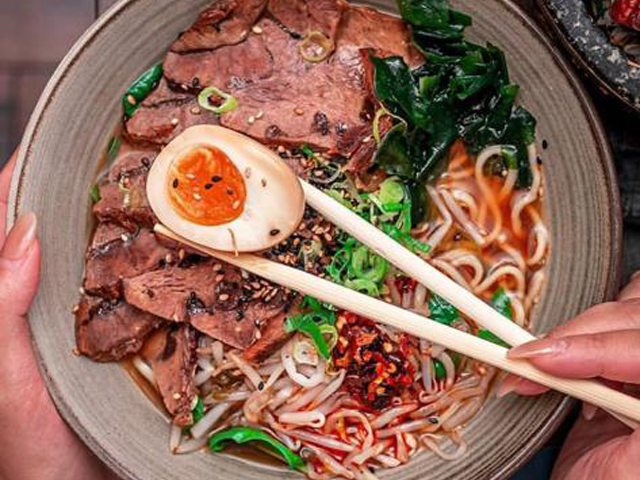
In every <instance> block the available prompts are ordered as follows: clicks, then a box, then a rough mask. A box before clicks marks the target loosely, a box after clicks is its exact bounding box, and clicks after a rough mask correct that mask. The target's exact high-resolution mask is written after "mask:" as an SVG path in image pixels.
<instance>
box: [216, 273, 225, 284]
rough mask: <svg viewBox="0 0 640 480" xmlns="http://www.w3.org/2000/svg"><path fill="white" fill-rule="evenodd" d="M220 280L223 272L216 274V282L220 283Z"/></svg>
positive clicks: (222, 278)
mask: <svg viewBox="0 0 640 480" xmlns="http://www.w3.org/2000/svg"><path fill="white" fill-rule="evenodd" d="M222 280H224V274H222V273H221V274H220V275H216V283H220V282H221V281H222Z"/></svg>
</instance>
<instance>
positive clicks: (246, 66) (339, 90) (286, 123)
mask: <svg viewBox="0 0 640 480" xmlns="http://www.w3.org/2000/svg"><path fill="white" fill-rule="evenodd" d="M268 10H269V15H270V17H269V18H267V17H265V18H262V19H261V20H260V21H259V22H258V23H257V27H258V28H257V29H256V32H259V33H255V32H252V33H250V34H249V36H248V38H247V39H246V40H245V41H244V42H242V43H240V44H237V45H229V46H225V47H222V48H219V49H217V50H209V51H202V52H198V53H192V54H188V55H177V54H175V53H170V54H169V55H168V56H167V59H166V61H165V69H164V71H165V75H166V76H167V78H168V79H169V81H170V82H171V83H173V84H181V85H193V84H194V80H196V79H197V80H198V82H196V83H198V84H199V85H200V86H201V87H204V86H209V85H215V86H217V87H219V88H222V89H223V90H225V91H227V92H229V93H231V94H232V95H234V96H235V97H236V98H237V99H238V102H239V107H238V108H237V109H236V110H234V111H232V112H228V113H226V114H224V115H222V116H221V117H220V123H221V124H222V125H223V126H225V127H228V128H231V129H234V130H236V131H239V132H243V133H246V134H248V135H250V136H252V137H254V138H255V139H257V140H258V141H260V142H262V143H265V144H270V145H282V144H285V145H290V146H300V145H301V144H304V143H306V144H309V145H310V146H311V147H313V148H315V149H318V150H324V151H329V152H330V153H336V154H340V155H343V156H350V155H352V154H354V153H355V151H356V149H357V147H358V146H359V145H360V143H361V142H362V141H363V140H365V139H367V138H368V137H370V136H371V122H372V115H373V113H374V111H373V109H372V107H373V105H372V99H371V88H370V86H369V85H367V82H368V81H369V80H368V79H367V78H366V76H367V75H368V74H369V72H368V70H369V69H370V67H369V66H368V65H366V59H365V58H364V57H363V53H362V49H363V48H373V49H375V51H376V52H385V55H387V56H388V55H402V56H403V57H405V58H406V59H407V61H409V62H410V63H411V64H412V65H417V64H419V63H421V57H420V55H419V53H417V52H416V51H415V49H413V47H411V45H410V35H409V31H408V30H407V28H406V27H405V26H404V24H403V23H402V22H401V21H400V20H399V19H396V18H393V17H390V16H388V15H384V14H381V13H379V12H377V11H375V10H373V9H369V8H363V7H345V4H344V3H343V2H341V1H337V0H322V1H314V2H311V1H306V0H293V1H291V0H270V2H269V7H268ZM274 20H275V21H274ZM278 22H279V23H280V25H279V24H278ZM323 25H325V26H324V27H323ZM382 25H383V26H384V28H381V26H382ZM309 29H320V30H322V31H324V32H329V33H330V32H331V31H333V30H335V31H336V42H335V43H336V45H337V48H336V50H335V52H334V53H333V54H332V55H331V56H330V57H328V59H327V60H325V61H323V62H320V63H317V64H314V63H310V62H307V61H305V60H304V59H303V58H302V56H301V55H300V52H299V47H300V43H301V41H302V40H301V39H300V37H299V35H291V32H292V31H296V32H297V31H298V30H300V31H302V32H306V31H307V30H309ZM252 117H253V119H254V120H255V121H249V119H250V118H252ZM370 150H371V147H367V148H366V149H365V151H364V152H361V154H360V155H359V156H360V157H361V158H360V159H359V160H358V161H359V162H362V161H363V160H362V157H365V158H366V157H368V156H369V153H370Z"/></svg>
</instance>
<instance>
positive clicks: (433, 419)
mask: <svg viewBox="0 0 640 480" xmlns="http://www.w3.org/2000/svg"><path fill="white" fill-rule="evenodd" d="M429 422H430V423H433V424H434V425H436V424H438V422H439V420H438V418H437V417H429Z"/></svg>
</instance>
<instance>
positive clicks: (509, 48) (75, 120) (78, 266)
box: [9, 0, 621, 480]
mask: <svg viewBox="0 0 640 480" xmlns="http://www.w3.org/2000/svg"><path fill="white" fill-rule="evenodd" d="M208 1H209V0H180V1H174V0H126V1H123V2H121V3H119V4H117V5H116V6H115V7H113V8H112V9H111V10H109V12H108V13H107V14H106V15H104V16H103V17H102V18H101V19H100V20H99V21H98V22H97V23H96V24H95V25H94V26H93V27H91V28H90V29H89V30H88V31H87V33H86V34H85V35H84V36H83V37H82V38H81V39H80V40H79V41H78V43H77V44H76V45H75V46H74V47H73V49H72V50H71V51H70V53H69V54H68V56H67V57H66V58H65V60H64V61H63V62H62V64H61V65H60V67H59V68H58V70H57V71H56V73H55V74H54V76H53V78H52V80H51V82H50V83H49V85H48V86H47V88H46V90H45V92H44V94H43V95H42V98H41V99H40V102H39V104H38V106H37V108H36V111H35V113H34V114H33V117H32V119H31V122H30V124H29V127H28V129H27V132H26V135H25V137H24V141H23V147H24V148H23V149H22V151H21V155H20V158H19V163H18V168H17V172H16V175H15V178H14V181H13V184H12V190H11V200H10V208H9V223H12V222H13V221H15V218H16V217H17V215H18V214H19V213H21V212H25V211H28V210H33V211H35V212H37V214H38V216H39V218H40V227H39V233H40V235H41V238H42V243H43V251H44V264H43V271H42V286H41V289H40V293H39V295H38V297H37V299H36V301H35V304H34V306H33V309H32V311H31V328H32V333H33V342H34V345H35V349H36V352H37V355H38V357H39V360H40V365H41V368H42V371H43V373H44V376H45V379H46V382H47V385H48V387H49V389H50V392H51V394H52V396H53V398H54V400H55V402H56V404H57V406H58V408H59V409H60V411H61V413H62V414H63V415H64V417H65V418H66V420H67V421H68V422H69V424H70V425H71V426H72V427H73V428H74V429H75V430H76V431H77V432H78V434H79V435H80V437H81V438H82V439H83V440H84V441H85V442H86V443H87V445H88V446H89V447H90V448H91V449H92V450H93V451H94V452H96V454H97V455H98V456H99V457H100V458H101V459H102V460H103V461H105V462H106V463H107V464H108V465H109V466H110V467H111V468H113V469H114V470H115V471H116V472H117V473H118V474H119V475H121V476H122V477H123V478H126V479H137V480H168V479H180V480H203V479H212V480H215V479H219V480H223V479H224V480H228V479H256V478H260V479H281V478H293V477H294V476H295V474H293V473H290V472H286V471H285V470H282V469H278V468H275V467H268V466H263V465H258V464H255V463H251V462H249V461H247V460H243V459H240V458H236V457H229V456H219V455H211V454H207V453H204V452H203V453H198V454H195V455H193V456H187V457H185V456H172V455H171V454H170V453H169V450H168V435H169V427H168V424H167V422H166V421H165V419H164V417H163V415H162V414H161V413H160V412H159V411H158V410H156V409H155V408H154V407H153V406H152V404H151V403H150V402H149V401H148V400H147V398H146V397H145V396H144V395H143V394H142V393H141V392H140V391H139V390H138V388H137V387H136V385H134V384H133V382H131V381H130V379H129V378H128V376H127V374H126V373H125V372H124V371H123V370H122V369H121V368H120V367H118V366H117V365H98V364H96V363H93V362H91V361H89V360H86V359H82V358H78V357H75V356H74V355H73V354H72V348H73V347H74V335H73V322H72V316H71V308H72V306H73V305H74V302H76V301H77V298H78V286H79V285H80V282H81V279H82V270H83V263H84V262H83V255H84V250H85V247H86V245H87V241H88V236H89V228H88V219H89V216H90V214H89V211H90V202H89V195H88V192H89V190H90V186H91V183H92V181H93V179H94V178H95V174H96V171H97V169H98V159H99V157H100V154H101V152H103V151H104V149H105V147H106V144H107V141H108V138H109V136H110V133H111V132H112V131H113V129H114V127H115V126H116V124H117V123H118V120H119V115H120V103H119V102H120V95H121V93H122V91H123V90H124V89H125V87H126V86H128V85H129V83H130V82H131V81H132V80H133V79H134V78H135V77H136V76H137V75H138V74H139V73H140V72H142V71H143V70H144V69H145V68H147V67H149V66H150V65H152V64H154V63H155V62H157V61H159V59H160V58H162V56H163V53H164V52H165V51H166V50H167V48H168V47H169V45H170V44H171V42H172V41H173V40H174V38H175V37H176V35H177V34H178V33H179V32H180V31H181V30H182V29H184V28H185V27H187V26H188V25H189V24H190V22H191V21H192V20H193V19H194V18H195V16H196V14H197V13H198V11H199V10H200V9H201V8H202V7H203V6H205V5H206V4H207V3H208ZM369 3H370V4H372V5H374V6H378V7H380V8H383V9H389V10H391V11H393V7H394V3H393V2H392V0H388V1H383V0H377V1H371V2H369ZM453 3H454V5H455V6H456V7H457V8H460V9H463V10H465V11H466V12H468V13H471V14H472V15H473V16H474V21H475V26H474V27H473V29H472V35H473V37H475V39H476V40H480V41H491V42H492V43H495V44H497V45H500V46H501V47H502V48H503V49H504V50H505V51H506V54H507V57H508V59H509V64H510V66H511V71H512V75H513V78H514V80H515V81H516V82H518V83H520V84H521V85H522V96H521V99H522V101H523V103H524V104H525V105H526V106H527V108H529V109H530V110H532V111H533V112H534V113H535V114H536V116H537V117H538V120H539V129H538V138H539V140H540V141H541V140H542V139H545V140H547V141H548V143H549V148H548V149H547V150H546V151H545V152H544V172H545V174H546V185H545V190H546V192H545V193H546V212H547V216H548V221H549V224H550V226H551V233H552V246H553V248H552V253H551V257H550V260H549V277H550V279H549V282H548V283H547V285H546V288H545V290H544V296H543V301H542V302H541V304H540V305H539V307H538V309H537V311H536V315H535V319H534V322H535V324H536V325H537V331H538V332H544V331H546V330H549V329H550V328H552V327H553V326H555V325H558V324H559V323H561V322H563V321H564V320H566V319H567V318H569V317H571V316H572V315H575V314H577V313H578V312H580V311H581V310H584V309H585V308H587V307H589V306H590V305H592V304H594V303H597V302H601V301H603V300H605V299H607V298H608V297H610V296H611V295H612V294H613V292H614V290H615V288H616V286H617V279H618V272H619V270H620V269H619V267H620V252H621V245H620V239H621V220H620V218H621V217H620V205H619V199H618V191H617V186H616V182H615V177H614V173H613V165H612V160H611V154H610V151H609V148H608V146H607V142H606V139H605V136H604V134H603V130H602V127H601V125H600V123H599V121H598V119H597V118H596V116H595V113H594V111H593V107H592V105H591V103H590V102H589V100H588V98H587V97H586V95H585V93H584V91H583V89H582V88H581V87H580V85H579V83H578V81H577V79H576V77H575V76H574V74H573V73H572V71H571V70H570V69H569V68H568V67H567V65H566V64H565V63H564V62H563V61H562V59H561V58H560V57H559V56H558V54H557V53H556V52H555V51H554V50H553V49H552V47H551V46H550V45H549V44H548V43H547V42H546V40H544V38H543V36H542V35H541V33H540V32H539V31H538V30H537V29H536V28H535V27H534V26H533V24H532V23H531V21H530V20H528V19H527V18H525V17H524V15H523V14H522V13H521V12H520V11H519V10H518V9H517V8H516V7H514V6H513V5H512V4H511V3H508V2H505V1H500V0H482V1H472V0H466V1H465V0H455V1H454V2H453ZM381 28H383V26H381ZM570 405H571V402H570V401H569V400H568V399H566V398H564V397H562V396H560V395H557V394H549V395H545V396H543V397H541V398H537V399H523V398H515V397H513V398H505V399H502V400H491V401H490V402H489V404H488V405H487V407H486V408H485V409H484V410H483V411H482V412H481V414H480V415H478V417H477V418H475V419H474V421H473V422H472V423H471V424H470V425H469V426H468V427H467V428H466V438H467V439H468V441H469V445H470V448H469V451H468V453H467V454H466V455H465V456H464V457H462V458H461V459H459V460H457V461H454V462H451V463H445V462H442V461H440V460H438V459H437V458H435V457H434V456H433V455H429V454H423V455H420V456H419V457H418V458H417V459H415V460H414V461H412V462H411V463H410V464H409V465H407V466H403V467H401V468H398V469H395V470H393V471H389V472H386V473H384V474H383V475H382V477H383V478H393V479H398V480H400V479H417V478H422V479H455V480H464V479H497V478H505V477H508V476H509V474H511V473H513V472H514V470H515V469H516V468H518V467H519V466H521V465H522V463H523V462H524V461H525V460H527V459H528V458H529V457H530V456H531V455H532V454H533V453H534V451H535V450H536V449H537V448H538V447H540V445H541V444H542V443H543V442H544V441H545V440H546V439H547V438H548V437H549V435H550V434H551V433H552V431H553V430H554V429H555V428H556V426H557V425H558V424H559V422H560V421H561V420H562V418H563V417H564V415H565V413H566V412H567V410H568V408H569V407H570Z"/></svg>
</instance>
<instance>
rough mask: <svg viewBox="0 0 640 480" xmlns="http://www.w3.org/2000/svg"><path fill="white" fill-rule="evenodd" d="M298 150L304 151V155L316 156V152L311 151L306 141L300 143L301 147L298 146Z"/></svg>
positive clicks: (308, 156)
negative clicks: (302, 143)
mask: <svg viewBox="0 0 640 480" xmlns="http://www.w3.org/2000/svg"><path fill="white" fill-rule="evenodd" d="M300 150H301V151H302V153H304V156H305V157H307V158H315V156H316V154H315V153H313V150H311V147H310V146H309V145H307V144H306V143H305V144H304V145H302V147H300Z"/></svg>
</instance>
